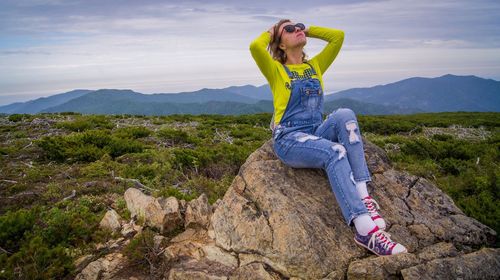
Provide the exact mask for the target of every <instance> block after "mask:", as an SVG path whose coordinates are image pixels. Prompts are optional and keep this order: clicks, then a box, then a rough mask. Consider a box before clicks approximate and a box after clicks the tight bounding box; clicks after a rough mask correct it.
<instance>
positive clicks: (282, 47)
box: [278, 44, 286, 51]
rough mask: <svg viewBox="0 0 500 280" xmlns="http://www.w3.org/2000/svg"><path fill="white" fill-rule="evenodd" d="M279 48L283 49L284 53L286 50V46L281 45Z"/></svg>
mask: <svg viewBox="0 0 500 280" xmlns="http://www.w3.org/2000/svg"><path fill="white" fill-rule="evenodd" d="M278 47H279V48H280V49H282V50H283V51H284V50H285V49H286V48H285V45H284V44H280V45H279V46H278Z"/></svg>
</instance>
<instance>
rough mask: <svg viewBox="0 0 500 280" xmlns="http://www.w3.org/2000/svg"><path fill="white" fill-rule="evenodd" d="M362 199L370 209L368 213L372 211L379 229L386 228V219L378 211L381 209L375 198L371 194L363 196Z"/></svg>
mask: <svg viewBox="0 0 500 280" xmlns="http://www.w3.org/2000/svg"><path fill="white" fill-rule="evenodd" d="M362 201H363V203H364V204H365V206H366V209H368V213H370V216H371V218H372V220H373V221H374V222H375V224H376V225H377V226H378V227H379V229H381V230H384V229H385V221H384V219H383V218H382V217H381V216H380V214H379V213H378V211H377V210H379V209H380V206H379V205H378V203H377V201H375V199H373V198H372V197H371V196H367V197H365V198H363V199H362Z"/></svg>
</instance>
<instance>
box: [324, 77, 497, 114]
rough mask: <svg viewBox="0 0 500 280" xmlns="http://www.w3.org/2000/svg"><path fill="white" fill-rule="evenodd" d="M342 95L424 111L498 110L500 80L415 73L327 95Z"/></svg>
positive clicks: (339, 97)
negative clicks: (429, 76) (414, 75)
mask: <svg viewBox="0 0 500 280" xmlns="http://www.w3.org/2000/svg"><path fill="white" fill-rule="evenodd" d="M342 98H349V99H354V100H358V101H362V102H368V103H372V104H379V105H385V106H392V105H397V106H399V107H401V108H414V109H418V110H422V111H425V112H453V111H474V112H499V111H500V82H499V81H495V80H491V79H483V78H479V77H476V76H455V75H450V74H448V75H444V76H441V77H437V78H419V77H416V78H409V79H405V80H402V81H399V82H395V83H392V84H387V85H379V86H375V87H370V88H353V89H348V90H344V91H340V92H337V93H334V94H331V95H329V96H328V97H327V98H326V99H327V100H329V101H333V100H337V99H342Z"/></svg>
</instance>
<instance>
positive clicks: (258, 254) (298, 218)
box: [125, 141, 500, 280]
mask: <svg viewBox="0 0 500 280" xmlns="http://www.w3.org/2000/svg"><path fill="white" fill-rule="evenodd" d="M271 147H272V146H271V142H270V141H268V142H267V143H265V144H264V145H263V146H262V147H261V148H259V149H258V150H256V151H255V152H254V153H253V154H251V155H250V156H249V158H248V159H247V161H246V162H245V164H244V165H243V166H241V168H240V171H239V173H238V175H237V176H236V177H235V179H234V181H233V183H232V185H231V187H230V188H229V189H228V191H227V192H226V194H225V196H224V198H223V199H221V200H219V201H217V202H216V203H215V204H213V205H212V206H210V205H209V204H208V202H207V199H206V196H201V197H200V198H198V199H196V200H193V201H190V202H188V203H185V208H184V207H182V206H181V208H182V209H185V211H180V216H181V218H182V220H183V226H184V229H185V231H184V232H182V233H180V234H179V235H177V236H175V237H173V238H170V239H169V240H168V242H167V244H166V245H165V247H164V249H163V255H164V261H165V262H166V263H168V264H169V265H168V266H169V269H168V271H167V272H166V273H165V274H164V275H163V277H164V278H165V279H294V280H298V279H345V278H348V279H388V278H389V279H390V278H401V277H403V278H404V279H415V278H416V277H418V276H423V277H424V278H425V277H430V278H433V276H434V275H440V276H442V278H444V279H452V278H462V279H479V278H482V277H484V278H485V279H488V278H491V276H492V275H493V276H495V275H498V267H500V266H499V263H500V249H491V248H485V249H481V250H479V251H478V249H479V248H480V247H484V246H488V245H492V244H493V243H494V241H495V238H496V233H495V232H494V231H493V230H492V229H491V228H489V227H487V226H485V225H483V224H481V223H479V222H478V221H476V220H475V219H473V218H470V217H467V216H465V215H464V213H463V212H462V211H460V209H458V208H457V207H456V206H455V205H454V203H453V201H452V200H451V199H450V198H449V197H448V196H447V195H446V194H444V193H443V192H442V191H440V190H439V189H438V188H437V187H436V186H434V185H433V184H431V183H430V182H429V181H427V180H426V179H424V178H419V177H416V176H412V175H409V174H407V173H405V172H402V171H397V170H395V169H393V168H392V167H391V164H390V162H389V161H388V160H387V157H386V155H385V153H384V152H383V150H381V149H380V148H378V147H376V146H374V145H373V144H371V143H369V142H367V141H365V149H366V155H367V162H368V166H369V169H370V171H371V172H372V175H373V181H372V182H370V183H369V184H368V186H369V190H370V193H371V194H372V196H373V197H374V198H375V199H377V201H378V202H379V204H380V206H381V211H380V212H381V214H382V215H383V216H384V218H385V219H386V221H387V223H388V227H387V231H388V232H389V233H390V234H391V235H392V236H391V237H392V238H393V239H394V240H395V241H398V242H401V243H402V244H404V245H405V246H406V247H407V248H408V250H409V252H408V253H405V254H400V255H396V256H390V257H377V256H375V255H373V254H371V253H369V252H368V251H367V250H365V249H363V248H361V247H359V246H357V245H356V244H355V243H354V241H353V235H354V229H353V228H350V227H349V226H347V225H346V223H345V221H344V220H343V218H342V215H341V213H340V208H339V207H338V205H337V203H336V200H335V197H334V195H333V192H332V191H331V188H330V185H329V183H328V180H327V178H326V175H325V174H324V171H322V170H319V169H294V168H290V167H288V166H285V165H284V164H283V163H281V162H280V161H279V160H278V159H277V158H276V156H275V154H274V153H273V151H272V148H271ZM137 192H140V191H138V190H136V191H130V190H127V192H126V194H125V196H126V201H127V205H128V204H129V203H131V204H133V205H135V206H134V207H129V206H128V207H129V209H131V208H132V209H135V210H134V211H135V213H143V215H144V216H145V217H147V216H148V215H149V214H148V213H147V211H149V210H147V209H156V208H155V207H151V206H148V205H152V204H154V205H157V208H158V209H160V212H161V211H165V210H164V208H165V206H164V204H162V203H161V202H162V201H164V200H163V199H161V198H158V199H156V198H151V197H149V198H148V197H143V196H145V195H143V194H139V193H137ZM127 193H134V194H135V196H136V197H140V201H144V202H141V203H137V202H132V200H130V199H128V198H127ZM181 204H182V205H184V203H181ZM139 205H141V206H139ZM136 206H137V207H136ZM141 207H142V209H143V210H141V209H139V208H141ZM174 208H175V207H174ZM132 209H131V212H132ZM182 209H181V210H182ZM162 215H163V214H162ZM159 220H160V221H162V223H160V225H161V224H162V225H163V228H164V229H165V223H164V221H165V220H163V218H162V219H159ZM146 221H147V218H146ZM152 224H153V223H151V222H150V225H152ZM159 228H160V229H161V228H162V227H161V226H160V227H159ZM440 269H444V270H443V271H439V272H438V270H440ZM445 271H448V273H447V272H445Z"/></svg>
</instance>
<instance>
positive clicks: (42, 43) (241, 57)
mask: <svg viewBox="0 0 500 280" xmlns="http://www.w3.org/2000/svg"><path fill="white" fill-rule="evenodd" d="M44 2H45V3H49V4H50V5H59V4H61V7H60V8H61V9H62V10H58V11H59V12H57V13H56V12H54V14H51V12H45V13H42V12H40V13H36V12H33V11H32V10H30V11H32V12H31V13H28V12H23V10H19V9H12V10H11V11H12V12H11V13H9V14H7V15H6V14H5V13H6V12H5V11H4V12H3V14H2V12H0V15H3V19H2V20H0V26H3V27H0V32H1V33H0V34H5V35H6V36H7V37H6V38H13V39H12V40H16V38H17V37H23V36H24V37H23V38H27V39H26V40H27V41H28V42H29V43H30V44H29V46H24V45H26V44H24V45H23V46H20V47H1V46H0V60H1V61H2V63H1V64H0V103H3V102H2V101H1V99H2V95H4V96H5V95H8V94H9V95H12V94H15V93H19V94H26V93H27V92H32V93H36V92H39V93H40V94H41V93H44V94H45V93H46V92H49V91H53V93H59V92H62V91H69V90H71V89H74V88H90V89H97V88H104V87H106V88H131V89H133V90H136V91H139V92H144V93H152V92H175V91H189V90H196V89H199V88H202V87H216V88H220V87H225V86H230V85H242V84H256V85H261V84H264V83H265V82H266V81H265V79H264V78H263V77H262V75H261V73H260V72H259V71H258V68H257V67H256V65H255V63H254V61H253V60H252V58H251V56H250V53H249V50H248V45H249V43H250V41H251V40H252V39H254V38H255V37H256V36H258V35H259V34H260V33H261V32H262V31H264V30H267V28H268V27H269V26H270V25H271V24H273V23H274V22H276V20H277V19H279V18H292V19H294V20H297V21H303V22H305V23H306V24H307V25H310V24H314V25H322V26H329V27H333V28H339V29H343V30H344V31H345V32H346V39H345V41H344V46H343V49H342V50H341V52H340V54H339V56H338V57H337V60H336V61H335V62H334V64H333V65H332V68H331V69H330V70H329V71H328V72H327V73H326V75H325V77H324V79H325V87H326V89H325V90H326V91H336V90H340V89H346V88H350V87H358V86H371V85H375V84H380V83H389V82H393V81H396V80H398V79H403V78H408V77H410V76H439V75H443V74H446V73H453V74H474V75H478V76H483V77H488V78H495V79H499V78H500V71H499V70H500V69H498V66H497V65H500V58H499V55H498V54H499V53H500V52H499V50H500V34H499V33H500V32H498V31H497V29H493V28H492V26H495V23H497V22H498V21H500V17H498V11H499V10H500V4H498V3H496V2H491V1H480V2H474V3H469V2H466V1H458V2H457V1H420V2H411V1H406V0H405V1H364V2H357V3H350V2H349V1H347V2H343V3H340V2H339V4H324V3H322V4H315V3H314V1H312V2H311V3H310V5H309V6H307V7H308V8H302V7H301V8H300V9H298V8H294V6H293V5H286V6H284V8H283V9H282V11H283V14H278V13H277V11H279V10H280V7H278V6H276V5H273V4H272V3H268V6H266V5H263V4H261V3H259V5H257V6H255V7H254V8H252V9H250V8H248V9H242V8H241V6H242V5H244V4H242V3H240V2H231V1H227V2H224V1H220V2H215V3H212V2H208V3H205V2H204V3H201V2H200V3H197V4H196V6H194V4H193V2H179V3H175V4H172V3H166V4H165V3H163V4H161V3H160V4H158V3H156V2H154V1H149V2H147V3H146V4H143V5H139V4H137V3H136V2H133V4H130V5H131V6H130V7H127V6H126V5H122V6H120V7H119V8H118V6H117V8H116V11H114V13H108V14H106V13H104V12H103V11H107V10H109V9H110V7H109V6H105V4H102V5H103V7H100V6H97V5H96V6H95V7H94V6H81V3H87V2H86V1H84V2H66V4H65V5H63V4H62V2H60V1H55V0H54V1H48V0H47V1H42V0H40V1H36V2H30V1H24V4H23V5H25V6H26V5H27V4H29V3H31V4H36V5H41V4H43V3H44ZM292 2H293V1H292ZM79 3H80V4H79ZM90 3H92V2H90ZM103 3H105V2H103ZM131 3H132V2H131ZM186 3H187V4H186ZM293 3H295V2H293ZM293 3H292V4H293ZM89 5H91V4H89ZM75 8H80V9H78V10H75ZM99 9H101V10H102V11H100V10H99ZM448 15H452V16H448ZM456 15H461V16H460V17H457V16H456ZM472 22H474V23H475V24H474V25H471V23H472ZM2 23H5V24H2ZM496 26H498V25H496ZM13 34H14V35H15V36H12V35H13ZM31 42H33V44H31ZM324 44H325V43H324V42H322V41H320V40H317V39H309V41H308V44H307V46H306V51H307V52H308V54H309V56H310V57H312V56H313V55H314V54H315V53H317V52H319V51H320V50H321V48H322V47H323V46H324ZM11 45H15V44H11Z"/></svg>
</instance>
